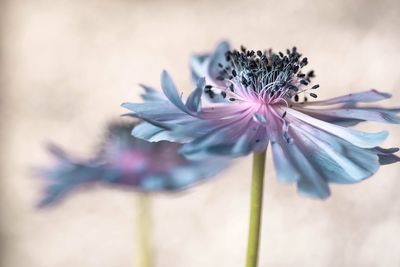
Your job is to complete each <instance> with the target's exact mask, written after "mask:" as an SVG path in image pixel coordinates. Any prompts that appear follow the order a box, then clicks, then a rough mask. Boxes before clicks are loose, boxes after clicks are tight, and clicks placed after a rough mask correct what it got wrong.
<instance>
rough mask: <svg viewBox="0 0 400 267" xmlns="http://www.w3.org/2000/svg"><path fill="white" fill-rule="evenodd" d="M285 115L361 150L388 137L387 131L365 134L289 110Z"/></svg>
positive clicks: (371, 146)
mask: <svg viewBox="0 0 400 267" xmlns="http://www.w3.org/2000/svg"><path fill="white" fill-rule="evenodd" d="M287 113H288V114H290V115H292V116H293V117H292V119H298V120H299V121H303V122H304V123H306V124H309V125H312V126H314V127H316V128H319V129H322V130H324V131H326V132H329V133H331V134H334V135H336V136H338V137H340V138H342V139H344V140H347V141H349V142H350V143H352V144H354V145H356V146H359V147H363V148H373V147H376V146H378V145H379V144H381V143H382V142H383V141H384V140H385V139H386V138H387V137H388V135H389V133H388V132H387V131H381V132H378V133H366V132H362V131H357V130H354V129H349V128H345V127H341V126H338V125H334V124H331V123H327V122H324V121H321V120H318V119H316V118H313V117H311V116H308V115H306V114H304V113H301V112H299V111H297V110H294V109H291V108H288V109H287Z"/></svg>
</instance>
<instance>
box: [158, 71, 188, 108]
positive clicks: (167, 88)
mask: <svg viewBox="0 0 400 267" xmlns="http://www.w3.org/2000/svg"><path fill="white" fill-rule="evenodd" d="M161 87H162V89H163V92H164V94H165V96H166V97H167V98H168V99H169V100H170V101H171V103H172V104H174V105H175V106H176V107H177V108H179V109H180V110H182V111H183V112H186V113H188V109H187V107H186V106H185V104H183V102H182V99H181V96H180V95H179V93H178V90H177V89H176V87H175V84H174V83H173V81H172V79H171V77H170V76H169V74H168V72H166V71H165V70H164V71H163V72H162V74H161Z"/></svg>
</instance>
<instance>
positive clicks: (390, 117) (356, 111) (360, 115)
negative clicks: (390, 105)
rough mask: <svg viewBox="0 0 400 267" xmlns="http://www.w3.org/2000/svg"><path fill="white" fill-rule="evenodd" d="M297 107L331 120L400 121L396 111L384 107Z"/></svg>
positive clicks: (311, 114) (302, 110) (314, 115)
mask: <svg viewBox="0 0 400 267" xmlns="http://www.w3.org/2000/svg"><path fill="white" fill-rule="evenodd" d="M295 109H297V110H299V111H301V112H303V113H306V114H308V115H310V116H313V117H319V116H322V117H323V118H325V119H327V120H329V121H330V122H331V121H335V120H337V119H350V120H358V121H378V122H386V123H395V124H399V123H400V117H399V116H397V115H396V113H395V112H393V111H390V110H386V109H383V108H382V109H376V108H371V109H369V108H336V109H307V108H298V107H296V108H295ZM319 118H320V117H319Z"/></svg>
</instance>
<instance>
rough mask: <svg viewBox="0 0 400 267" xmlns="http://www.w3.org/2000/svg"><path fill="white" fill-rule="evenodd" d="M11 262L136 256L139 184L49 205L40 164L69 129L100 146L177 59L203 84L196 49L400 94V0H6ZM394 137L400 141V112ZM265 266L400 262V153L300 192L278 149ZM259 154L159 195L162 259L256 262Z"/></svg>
mask: <svg viewBox="0 0 400 267" xmlns="http://www.w3.org/2000/svg"><path fill="white" fill-rule="evenodd" d="M0 11H1V14H0V17H1V40H0V41H1V42H0V45H1V58H0V59H1V69H0V71H1V72H0V74H1V104H0V109H1V113H0V114H1V119H0V124H1V131H0V135H1V139H0V141H1V168H0V171H1V181H0V182H1V187H0V191H1V195H0V211H1V215H0V216H1V217H0V225H1V227H0V234H1V235H0V242H1V255H0V265H1V267H26V266H31V267H71V266H74V267H90V266H93V267H102V266H104V267H119V266H124V267H125V266H133V262H134V257H135V255H134V237H135V232H134V227H133V221H134V219H135V216H136V214H135V207H134V194H132V193H130V192H124V191H118V190H113V189H109V188H104V187H101V186H98V187H96V188H94V189H93V190H91V191H88V192H83V193H82V192H81V193H77V194H75V195H73V196H72V197H70V198H68V199H66V201H64V202H63V203H62V204H61V205H60V206H58V207H57V208H54V209H49V210H44V211H36V210H35V209H34V204H35V202H36V201H37V200H38V198H39V193H40V188H41V183H40V180H39V179H37V178H36V179H35V178H33V177H31V176H30V171H29V170H30V169H29V168H30V167H32V166H35V165H43V164H45V163H47V162H48V160H49V157H48V155H47V154H46V153H45V151H44V150H43V143H45V142H46V141H48V140H53V141H57V142H58V143H59V144H61V145H63V146H65V147H69V148H70V150H71V151H72V152H75V153H78V154H82V155H87V154H88V153H89V151H90V150H91V148H93V147H94V145H95V144H96V143H98V142H99V141H100V140H101V135H102V134H101V129H102V127H103V126H104V125H105V123H106V122H107V121H109V120H110V119H112V118H115V117H117V116H119V115H120V114H121V113H123V112H124V111H123V110H122V109H121V108H120V107H119V104H120V103H121V102H124V101H128V100H129V101H135V100H139V97H138V94H139V87H138V86H137V84H138V83H139V82H143V83H147V84H150V85H154V86H158V84H159V74H160V72H161V70H162V69H164V68H166V69H168V70H169V71H170V72H171V74H172V76H173V77H175V80H176V83H177V84H178V85H179V86H180V88H182V91H184V92H186V94H187V92H188V91H189V89H190V86H189V85H190V80H189V70H188V68H187V65H188V58H189V56H190V54H191V53H192V52H194V51H207V50H209V49H211V48H212V47H213V46H214V45H215V44H216V42H217V41H218V40H219V39H221V38H227V39H229V40H230V41H231V42H232V43H233V44H234V45H235V46H239V45H240V44H242V43H243V44H245V45H246V46H248V47H251V48H255V49H258V48H268V47H274V48H275V49H285V48H287V47H290V46H292V45H297V46H298V47H299V49H300V50H301V51H303V52H304V54H306V55H307V56H308V57H309V59H310V65H311V66H312V68H313V69H315V70H316V73H317V78H316V79H317V81H318V82H319V83H320V84H321V89H320V93H319V96H320V97H332V96H335V95H340V94H346V93H349V92H353V91H358V90H366V89H370V88H377V89H380V90H384V91H388V92H391V93H393V94H394V95H395V96H394V98H393V99H392V100H389V101H388V102H387V104H389V105H396V104H398V103H399V100H400V91H399V87H400V76H399V66H400V53H399V48H400V34H399V25H400V2H399V1H396V0H393V1H389V0H386V1H385V0H384V1H372V0H368V1H361V0H359V1H345V0H343V1H311V0H300V1H293V2H291V3H289V2H284V1H262V0H260V1H242V2H234V1H227V0H225V1H219V2H217V1H178V0H176V1H122V0H121V1H90V0H89V1H67V0H65V1H54V0H44V1H23V0H13V1H11V0H9V1H8V2H4V1H3V2H1V6H0ZM361 128H362V129H365V130H378V129H383V128H387V129H389V130H390V131H391V136H390V138H389V139H388V140H387V142H386V145H387V146H390V145H400V136H399V133H400V129H399V127H398V126H391V125H390V126H387V125H381V124H375V123H373V124H368V126H366V125H364V126H362V127H361ZM267 165H268V171H267V176H268V177H267V181H266V197H265V207H264V219H265V220H264V223H263V227H264V228H263V233H262V247H261V259H260V262H261V264H260V266H261V267H262V266H274V267H289V266H307V267H313V266H315V267H321V266H323V267H324V266H328V267H330V266H332V267H336V266H344V267H354V266H356V267H358V266H362V267H375V266H379V267H397V266H400V241H399V237H400V193H399V189H400V177H399V172H400V164H398V165H392V166H387V167H384V168H382V169H381V170H380V172H379V173H378V174H377V175H375V176H374V177H373V178H372V179H370V180H367V181H365V182H363V183H361V184H357V185H352V186H333V187H332V191H333V195H332V197H331V198H330V199H328V200H327V201H324V202H321V201H315V200H310V199H306V198H302V197H299V196H298V195H296V192H295V187H294V186H291V185H282V184H279V183H278V182H277V181H276V179H275V173H274V171H273V168H272V162H271V157H269V158H268V164H267ZM249 173H250V158H249V157H248V158H245V159H240V160H238V161H237V162H236V164H235V165H234V166H232V168H231V169H230V170H229V171H228V172H225V173H224V174H222V175H220V177H219V178H218V179H215V180H214V181H213V182H209V183H207V184H204V185H201V186H199V187H197V188H194V189H192V190H190V191H189V192H187V193H185V194H182V195H178V196H166V195H161V196H155V197H154V210H153V216H154V227H155V228H154V257H155V263H156V266H160V267H164V266H166V267H204V266H207V267H214V266H216V267H220V266H229V267H236V266H243V265H244V264H243V263H244V255H245V253H244V251H245V245H246V235H247V221H248V220H247V218H248V212H249V211H248V202H249V199H248V193H249Z"/></svg>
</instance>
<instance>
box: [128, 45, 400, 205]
mask: <svg viewBox="0 0 400 267" xmlns="http://www.w3.org/2000/svg"><path fill="white" fill-rule="evenodd" d="M307 64H308V59H307V58H306V57H303V56H302V55H301V54H300V53H299V52H298V51H297V49H296V47H293V48H292V49H290V50H289V49H288V50H287V51H286V52H285V53H282V52H279V53H274V52H272V50H267V51H253V50H247V49H246V48H244V47H241V49H240V51H238V50H230V48H229V45H228V43H226V42H222V43H220V44H219V45H218V47H217V48H216V50H215V51H214V52H213V53H211V54H207V55H200V56H194V57H193V58H192V62H191V68H192V76H193V79H194V80H195V81H196V86H195V89H194V90H193V92H192V93H191V94H190V95H189V96H188V98H187V100H186V103H184V102H183V101H182V98H181V95H180V94H179V93H178V91H177V89H176V87H175V85H174V83H173V82H172V80H171V78H170V76H169V75H168V73H167V72H165V71H164V72H163V73H162V77H161V86H162V90H163V94H161V93H159V92H158V91H156V90H154V89H152V88H149V87H146V86H144V89H145V94H144V95H143V98H144V103H140V104H135V103H125V104H123V107H125V108H127V109H129V110H131V111H132V112H131V113H130V114H129V115H131V116H133V117H138V118H141V119H143V120H144V121H146V122H144V123H142V124H140V125H138V126H137V127H136V128H135V129H134V130H133V135H134V136H136V137H138V138H142V139H146V140H149V141H160V140H171V141H175V142H180V143H184V145H183V146H182V148H181V149H180V152H181V153H183V154H185V155H186V156H187V157H190V158H202V157H207V156H209V155H213V156H215V155H218V156H228V157H238V156H243V155H247V154H249V153H251V152H262V151H265V150H266V149H267V147H268V145H269V144H270V145H271V149H272V154H273V159H274V165H275V168H276V171H277V176H278V178H279V180H281V181H286V182H296V183H297V186H298V189H299V191H300V192H301V193H303V194H305V195H308V196H312V197H318V198H326V197H328V196H329V195H330V190H329V186H328V183H329V182H333V183H345V184H347V183H356V182H359V181H361V180H363V179H366V178H368V177H370V176H371V175H373V174H374V173H375V172H376V171H377V170H378V168H379V167H380V165H383V164H390V163H394V162H397V161H399V160H400V159H399V157H397V156H396V155H394V153H395V152H397V151H398V149H397V148H391V149H382V148H380V147H378V146H379V145H380V144H381V143H382V142H383V141H384V140H385V139H386V137H387V136H388V133H387V132H386V131H382V132H377V133H367V132H363V131H359V130H355V129H352V128H349V126H353V125H355V124H357V123H359V122H363V121H378V122H386V123H396V124H398V123H400V117H399V116H397V113H399V112H400V109H399V108H392V109H390V108H380V107H375V106H374V107H367V106H362V105H360V104H362V103H372V102H377V101H380V100H384V99H387V98H390V97H391V95H390V94H388V93H382V92H378V91H376V90H370V91H365V92H360V93H354V94H349V95H345V96H340V97H336V98H332V99H328V100H322V101H308V100H309V99H311V98H317V94H316V92H317V88H318V87H319V85H318V84H313V83H312V80H313V78H314V76H315V75H314V72H313V71H308V72H304V67H305V66H306V65H307ZM202 100H203V101H202Z"/></svg>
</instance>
